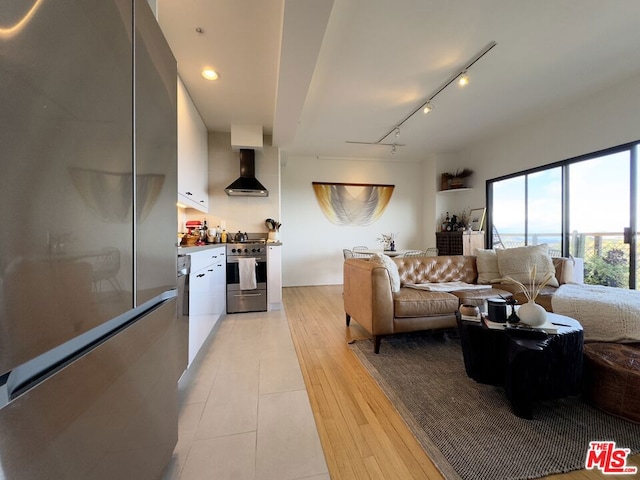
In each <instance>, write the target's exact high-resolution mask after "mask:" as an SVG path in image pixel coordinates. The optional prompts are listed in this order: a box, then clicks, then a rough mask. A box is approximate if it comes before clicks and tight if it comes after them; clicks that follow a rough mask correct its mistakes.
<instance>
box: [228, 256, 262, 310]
mask: <svg viewBox="0 0 640 480" xmlns="http://www.w3.org/2000/svg"><path fill="white" fill-rule="evenodd" d="M256 286H257V288H256V289H255V290H241V289H240V272H239V268H238V257H235V258H234V257H227V313H244V312H266V311H267V259H266V258H257V259H256Z"/></svg>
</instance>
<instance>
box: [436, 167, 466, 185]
mask: <svg viewBox="0 0 640 480" xmlns="http://www.w3.org/2000/svg"><path fill="white" fill-rule="evenodd" d="M471 175H473V170H470V169H468V168H463V169H462V170H456V171H455V172H453V173H451V172H445V173H443V174H442V180H441V182H442V189H443V190H448V189H450V188H462V187H464V186H465V184H466V180H465V179H466V178H467V177H470V176H471Z"/></svg>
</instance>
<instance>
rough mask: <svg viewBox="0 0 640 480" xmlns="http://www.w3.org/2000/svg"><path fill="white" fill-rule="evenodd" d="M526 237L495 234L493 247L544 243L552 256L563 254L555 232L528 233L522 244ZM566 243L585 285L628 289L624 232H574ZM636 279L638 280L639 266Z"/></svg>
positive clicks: (559, 239) (627, 251) (523, 235)
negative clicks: (580, 262)
mask: <svg viewBox="0 0 640 480" xmlns="http://www.w3.org/2000/svg"><path fill="white" fill-rule="evenodd" d="M526 238H527V237H525V234H524V233H500V234H499V235H496V234H495V233H494V235H493V245H494V247H495V248H514V247H522V246H525V244H526V245H539V244H541V243H546V244H548V245H549V253H550V254H551V256H552V257H556V256H561V255H562V242H561V238H562V236H561V235H560V234H558V233H536V234H529V235H528V241H526V242H525V239H526ZM569 242H570V243H569V253H570V254H571V255H573V256H574V257H577V258H583V259H584V281H585V283H590V284H594V285H608V286H612V287H621V288H629V265H630V264H631V262H630V258H629V245H628V244H627V243H625V241H624V234H623V232H580V233H578V232H573V233H572V234H571V235H570V238H569ZM636 263H637V264H640V262H636ZM635 277H636V278H640V265H638V269H637V272H636V276H635Z"/></svg>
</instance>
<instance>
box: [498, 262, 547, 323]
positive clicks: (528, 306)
mask: <svg viewBox="0 0 640 480" xmlns="http://www.w3.org/2000/svg"><path fill="white" fill-rule="evenodd" d="M528 270H529V284H528V285H525V284H523V283H522V282H519V281H518V280H516V279H515V278H513V277H505V280H507V281H510V282H513V283H515V284H516V285H518V286H519V287H520V288H522V292H523V293H524V295H525V297H527V303H525V304H522V305H520V308H519V309H518V312H517V314H516V315H517V317H518V319H519V320H520V322H521V323H524V324H525V325H529V326H530V327H539V326H541V325H544V323H545V322H546V319H547V311H546V310H545V309H544V308H543V307H542V306H540V305H538V304H537V303H536V302H535V300H536V297H537V296H538V294H539V293H540V291H541V290H542V289H543V288H544V287H545V286H546V285H547V284H548V283H549V281H550V280H551V279H552V278H553V274H551V273H550V272H547V274H545V276H544V277H542V279H541V280H540V281H539V282H537V281H536V279H537V278H538V277H537V276H536V274H537V273H538V268H537V266H536V265H533V266H529V268H528Z"/></svg>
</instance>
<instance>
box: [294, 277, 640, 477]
mask: <svg viewBox="0 0 640 480" xmlns="http://www.w3.org/2000/svg"><path fill="white" fill-rule="evenodd" d="M283 298H284V305H285V309H286V313H287V318H288V321H289V326H290V329H291V335H292V337H293V342H294V345H295V348H296V353H297V355H298V360H299V362H300V367H301V369H302V374H303V377H304V381H305V384H306V387H307V393H308V395H309V400H310V402H311V408H312V410H313V414H314V417H315V421H316V425H317V427H318V433H319V436H320V440H321V442H322V447H323V449H324V454H325V457H326V461H327V465H328V468H329V473H330V474H331V478H332V479H333V480H338V479H384V480H389V479H399V480H406V479H410V478H414V479H434V480H435V479H442V478H443V477H442V475H441V474H440V472H439V471H438V469H437V468H436V467H435V466H434V465H433V463H432V462H431V460H430V459H429V457H428V456H427V454H426V453H425V452H424V450H423V449H422V447H421V446H420V444H419V443H418V442H417V440H416V439H415V438H414V436H413V434H412V433H411V432H410V430H409V428H408V427H407V426H406V425H405V423H404V421H403V420H402V418H401V417H400V415H399V414H398V413H397V412H396V410H395V409H394V407H393V405H392V404H391V403H390V402H389V400H388V399H387V397H386V396H385V395H384V393H383V392H382V391H381V390H380V388H379V387H378V385H377V384H376V382H375V381H374V380H373V379H372V378H371V377H370V376H369V374H368V373H367V371H366V370H365V369H364V367H363V366H362V364H361V363H360V362H359V361H358V359H357V358H356V357H355V355H354V354H353V353H352V352H351V350H350V349H349V346H348V342H349V341H351V340H352V339H358V338H367V337H368V336H369V335H368V334H367V332H366V331H365V330H364V329H363V328H361V327H360V325H358V322H357V321H352V322H351V326H350V327H346V326H345V317H344V309H343V304H342V286H340V285H337V286H336V285H331V286H319V287H288V288H284V289H283ZM382 348H384V341H383V344H382ZM594 440H596V439H594ZM585 455H586V451H585ZM630 460H631V461H629V462H628V465H636V466H640V454H638V455H635V456H634V457H633V458H632V459H630ZM616 477H618V478H622V479H624V478H640V474H639V475H637V476H630V475H616ZM547 478H549V479H553V480H569V479H571V480H591V479H600V478H606V477H605V476H603V475H602V474H601V473H600V472H599V471H597V470H595V471H594V470H578V471H575V472H570V473H567V474H560V475H553V476H550V477H547Z"/></svg>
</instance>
